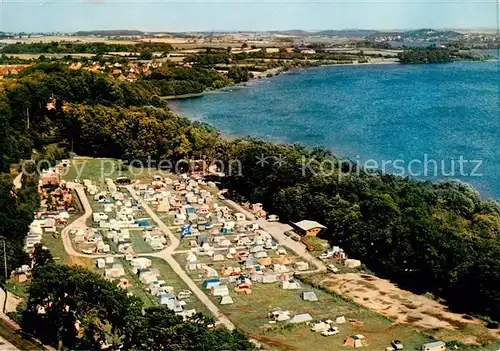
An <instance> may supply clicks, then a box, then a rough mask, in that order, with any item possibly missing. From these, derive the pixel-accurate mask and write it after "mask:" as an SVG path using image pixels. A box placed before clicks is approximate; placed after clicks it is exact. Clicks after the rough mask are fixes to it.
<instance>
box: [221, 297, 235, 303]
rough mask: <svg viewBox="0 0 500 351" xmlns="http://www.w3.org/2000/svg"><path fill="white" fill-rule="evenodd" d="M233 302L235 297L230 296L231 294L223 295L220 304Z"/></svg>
mask: <svg viewBox="0 0 500 351" xmlns="http://www.w3.org/2000/svg"><path fill="white" fill-rule="evenodd" d="M233 303H234V301H233V298H232V297H231V296H229V295H226V296H222V297H221V299H220V304H221V305H231V304H233Z"/></svg>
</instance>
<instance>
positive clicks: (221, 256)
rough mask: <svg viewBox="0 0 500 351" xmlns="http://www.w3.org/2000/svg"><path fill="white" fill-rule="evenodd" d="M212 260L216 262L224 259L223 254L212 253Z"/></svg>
mask: <svg viewBox="0 0 500 351" xmlns="http://www.w3.org/2000/svg"><path fill="white" fill-rule="evenodd" d="M212 260H213V261H214V262H218V261H224V255H221V254H217V255H214V256H213V258H212Z"/></svg>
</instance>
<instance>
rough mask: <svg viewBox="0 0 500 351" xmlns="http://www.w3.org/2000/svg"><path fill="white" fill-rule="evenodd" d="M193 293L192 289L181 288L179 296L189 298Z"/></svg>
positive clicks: (180, 298)
mask: <svg viewBox="0 0 500 351" xmlns="http://www.w3.org/2000/svg"><path fill="white" fill-rule="evenodd" d="M192 294H193V293H192V292H191V291H190V290H181V291H179V292H178V293H177V298H178V299H179V300H183V299H187V298H189V297H190V296H191V295H192Z"/></svg>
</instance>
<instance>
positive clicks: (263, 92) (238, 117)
mask: <svg viewBox="0 0 500 351" xmlns="http://www.w3.org/2000/svg"><path fill="white" fill-rule="evenodd" d="M499 84H500V73H499V70H498V65H497V63H496V62H457V63H450V64H439V65H399V64H393V65H360V66H329V67H318V68H311V69H307V70H301V71H293V72H289V73H286V74H283V75H280V76H278V77H274V78H269V79H262V80H254V81H252V82H250V83H248V84H247V86H246V87H242V88H235V89H233V91H230V92H224V93H214V94H208V95H204V96H202V97H198V98H192V99H184V100H175V101H172V102H171V106H172V108H173V109H174V110H176V111H178V112H179V113H180V114H182V115H184V116H188V117H191V118H193V119H197V120H202V121H204V122H207V123H210V124H212V125H214V126H215V127H217V128H218V129H220V130H221V131H222V132H223V133H224V134H226V135H228V136H247V135H249V136H253V137H259V138H264V139H267V140H271V141H277V142H300V143H303V144H305V145H308V146H324V147H326V148H328V149H330V150H332V151H333V152H334V153H336V154H339V155H341V156H344V157H348V158H350V159H352V160H354V161H356V162H359V163H360V164H361V165H364V164H365V163H366V162H369V166H370V167H378V168H379V169H384V170H386V171H388V172H392V173H395V174H404V175H409V176H412V177H417V178H421V179H443V178H447V179H459V180H462V181H466V182H468V183H471V184H473V185H474V186H475V187H476V188H477V189H479V190H480V192H481V194H482V195H483V196H484V197H494V198H497V199H500V105H499V99H500V89H499Z"/></svg>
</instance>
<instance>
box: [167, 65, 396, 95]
mask: <svg viewBox="0 0 500 351" xmlns="http://www.w3.org/2000/svg"><path fill="white" fill-rule="evenodd" d="M397 64H400V63H399V61H377V62H366V63H363V62H352V63H327V64H323V65H321V64H320V65H317V66H308V67H304V68H297V67H294V68H292V69H290V70H287V71H285V69H284V68H283V67H277V68H271V69H268V70H265V71H263V72H260V73H259V75H258V76H254V77H253V78H250V79H249V80H248V81H247V82H244V83H237V84H233V85H228V86H226V87H223V88H220V89H217V90H206V91H203V92H201V93H191V94H182V95H168V96H162V97H161V98H162V99H164V100H182V99H190V98H197V97H202V96H204V95H210V94H222V93H225V92H228V91H232V90H233V89H241V88H245V87H247V85H246V84H247V83H250V82H253V81H259V80H262V79H266V78H268V79H270V78H273V77H276V76H279V75H280V74H283V73H286V72H293V71H296V70H307V69H311V68H319V67H335V66H371V65H397ZM269 74H271V75H272V76H268V75H269Z"/></svg>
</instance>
